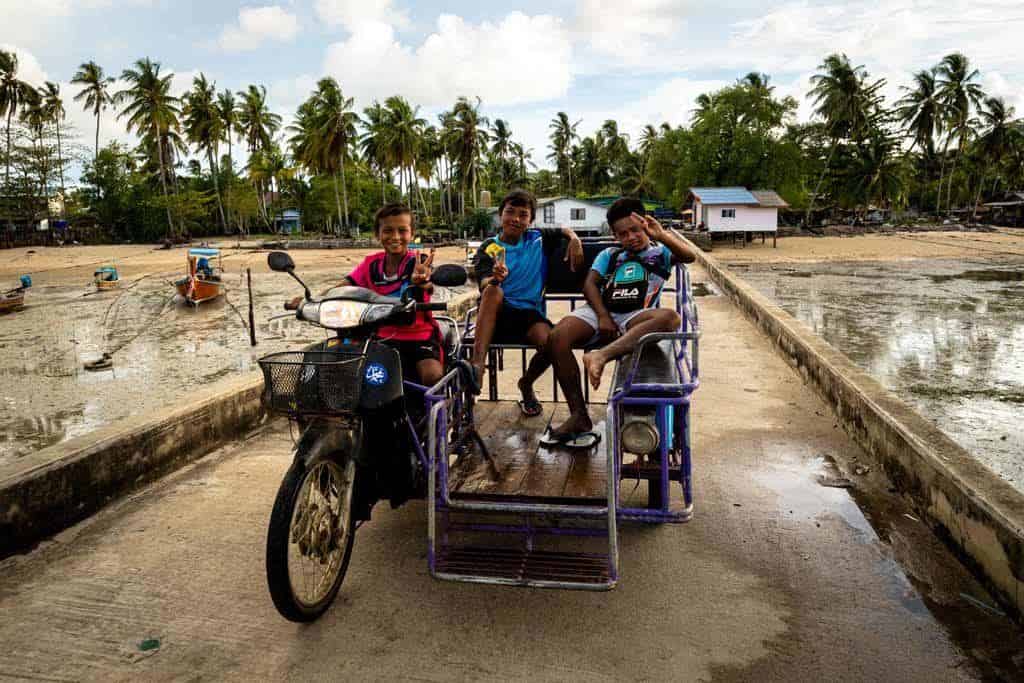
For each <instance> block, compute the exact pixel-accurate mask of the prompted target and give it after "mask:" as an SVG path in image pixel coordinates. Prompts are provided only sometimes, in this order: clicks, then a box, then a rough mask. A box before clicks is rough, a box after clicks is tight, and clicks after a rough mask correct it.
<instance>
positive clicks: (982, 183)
mask: <svg viewBox="0 0 1024 683" xmlns="http://www.w3.org/2000/svg"><path fill="white" fill-rule="evenodd" d="M983 187H985V174H984V173H982V174H981V180H979V181H978V194H976V195H975V197H974V208H973V209H971V221H972V222H973V221H976V220H978V203H979V202H980V201H981V190H982V188H983Z"/></svg>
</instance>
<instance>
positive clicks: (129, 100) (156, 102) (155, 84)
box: [113, 57, 181, 235]
mask: <svg viewBox="0 0 1024 683" xmlns="http://www.w3.org/2000/svg"><path fill="white" fill-rule="evenodd" d="M173 76H174V74H167V75H165V76H161V75H160V63H159V62H154V61H152V60H150V59H149V57H146V58H144V59H140V60H138V61H136V62H135V65H134V67H133V68H130V69H125V70H124V71H123V72H122V73H121V79H122V80H124V81H127V83H128V87H127V88H126V89H124V90H120V91H118V92H117V93H116V94H115V95H114V97H113V101H114V103H115V104H118V105H121V104H123V105H124V109H123V110H122V111H121V113H120V114H118V118H122V117H127V119H128V122H127V127H128V130H129V131H135V132H136V133H137V134H138V135H139V136H140V137H142V138H143V144H144V145H145V143H146V138H149V144H150V145H151V146H152V149H155V150H156V159H157V164H158V167H159V175H160V187H161V189H162V191H163V195H164V200H165V202H167V227H168V230H169V231H170V234H172V235H173V233H174V222H173V221H172V219H171V206H170V203H169V201H168V194H167V179H168V177H170V174H171V172H172V171H171V167H170V164H171V162H172V157H173V153H174V147H175V145H176V140H175V138H176V137H177V134H178V131H179V130H180V124H179V122H178V115H179V114H180V113H181V111H180V109H179V106H178V98H177V97H174V96H173V95H171V79H172V78H173ZM172 136H173V137H172ZM144 148H145V147H144Z"/></svg>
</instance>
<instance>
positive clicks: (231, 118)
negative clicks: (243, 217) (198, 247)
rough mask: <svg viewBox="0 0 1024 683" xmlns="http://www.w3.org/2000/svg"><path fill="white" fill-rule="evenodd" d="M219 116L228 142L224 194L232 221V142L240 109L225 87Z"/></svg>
mask: <svg viewBox="0 0 1024 683" xmlns="http://www.w3.org/2000/svg"><path fill="white" fill-rule="evenodd" d="M216 106H217V116H218V117H219V118H220V127H221V132H222V133H223V135H224V138H225V139H226V140H227V143H228V181H227V186H226V187H225V188H224V194H225V196H226V197H227V207H226V212H227V222H228V223H229V224H230V223H231V185H232V183H233V181H234V178H235V162H234V156H233V155H232V142H233V141H234V138H235V132H236V131H237V130H238V111H237V110H236V105H235V94H234V93H233V92H231V91H230V90H228V89H227V88H224V90H222V91H221V93H220V94H219V95H217V105H216Z"/></svg>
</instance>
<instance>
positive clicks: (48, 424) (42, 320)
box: [0, 270, 443, 466]
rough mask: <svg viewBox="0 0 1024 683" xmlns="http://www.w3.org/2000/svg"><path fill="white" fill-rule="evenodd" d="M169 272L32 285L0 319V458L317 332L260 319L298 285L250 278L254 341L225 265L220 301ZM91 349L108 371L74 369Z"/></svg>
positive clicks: (233, 369)
mask: <svg viewBox="0 0 1024 683" xmlns="http://www.w3.org/2000/svg"><path fill="white" fill-rule="evenodd" d="M174 275H175V274H170V273H168V274H166V277H162V276H151V277H147V278H146V279H143V280H141V281H139V282H138V283H137V284H135V285H134V286H132V287H131V289H126V287H127V285H130V284H131V282H132V281H126V282H125V284H124V285H122V287H123V289H122V290H115V291H112V292H104V293H101V294H93V293H92V292H93V291H94V289H93V287H91V286H87V285H82V286H57V285H54V286H44V287H36V288H33V289H32V290H31V291H30V293H29V295H28V298H27V301H26V305H27V308H26V309H25V310H24V311H22V312H20V313H16V314H11V315H4V316H0V386H2V388H3V389H2V391H0V466H2V465H4V464H5V463H10V462H11V459H16V458H19V457H21V456H24V455H25V454H27V453H31V452H33V451H36V450H39V449H41V448H45V447H47V446H50V445H52V444H55V443H60V442H62V441H66V440H68V439H71V438H74V437H76V436H79V435H81V434H85V433H88V432H90V431H93V430H95V429H97V428H98V427H101V426H103V425H106V424H108V423H110V422H112V421H114V420H117V419H120V418H124V417H129V416H134V415H140V414H145V413H147V412H149V411H151V410H154V409H157V408H161V407H163V406H166V405H169V404H172V403H187V402H188V400H189V397H190V395H191V394H192V393H193V392H197V391H201V390H203V389H205V388H206V387H207V386H209V385H210V384H211V383H212V382H215V381H217V380H219V379H221V378H223V377H226V376H229V375H231V374H236V373H239V372H248V371H251V370H255V369H257V368H258V367H259V366H258V365H257V363H256V361H257V359H259V358H260V357H261V356H263V355H266V354H268V353H271V352H273V351H279V350H284V349H291V348H295V347H296V346H298V345H302V344H303V343H304V342H307V341H316V340H318V339H323V338H325V337H326V334H327V333H326V331H324V330H321V329H320V328H317V327H314V326H312V325H309V324H306V323H300V322H298V321H296V320H294V319H293V318H287V319H279V320H269V318H271V317H272V316H276V315H281V314H284V313H285V311H284V310H283V309H282V303H283V302H284V301H285V300H286V299H290V298H291V297H293V296H296V295H299V294H301V293H302V292H301V289H299V288H298V286H297V285H296V284H295V283H294V282H293V281H292V280H290V279H289V278H288V277H287V276H286V275H283V274H278V273H262V274H256V273H254V274H253V298H254V302H255V318H256V330H257V339H258V342H259V343H258V345H257V346H256V347H252V346H250V345H249V334H248V331H247V329H246V328H245V327H244V326H243V323H242V317H240V316H244V317H245V318H247V317H248V312H247V307H248V296H247V294H246V290H245V286H244V280H242V278H241V277H240V276H239V275H238V274H237V273H234V274H229V275H227V276H225V282H226V285H227V290H228V294H227V298H226V299H225V297H221V298H220V299H217V300H215V301H212V302H208V303H204V304H202V305H200V306H199V307H198V308H193V307H190V306H188V305H186V304H184V303H181V302H180V300H173V289H172V287H171V286H170V284H168V282H167V281H168V280H170V279H171V278H172V277H173V276H174ZM302 276H303V279H305V280H306V282H307V283H308V284H309V286H310V288H311V289H312V290H313V291H314V292H319V291H322V290H323V289H324V288H325V287H326V286H327V285H328V283H332V282H336V281H337V274H336V272H333V271H326V270H325V271H321V272H316V271H308V272H307V271H304V272H303V273H302ZM441 292H443V290H441V291H439V293H438V295H435V299H437V300H441V299H442V297H443V295H442V294H441ZM232 304H233V305H234V307H237V312H236V310H235V308H233V307H232ZM103 351H114V354H113V356H114V364H113V367H112V368H110V369H108V370H101V371H96V372H90V371H87V370H85V369H84V368H83V364H84V363H86V362H88V361H91V360H95V359H97V358H99V357H100V355H101V353H102V352H103Z"/></svg>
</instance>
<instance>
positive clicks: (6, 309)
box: [0, 287, 25, 314]
mask: <svg viewBox="0 0 1024 683" xmlns="http://www.w3.org/2000/svg"><path fill="white" fill-rule="evenodd" d="M23 308H25V290H24V289H23V288H21V287H19V288H18V289H12V290H10V291H8V292H5V293H4V294H0V314H2V313H14V312H15V311H20V310H21V309H23Z"/></svg>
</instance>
